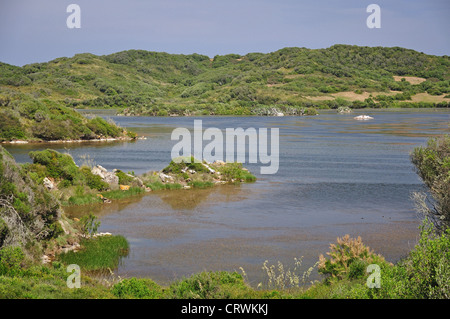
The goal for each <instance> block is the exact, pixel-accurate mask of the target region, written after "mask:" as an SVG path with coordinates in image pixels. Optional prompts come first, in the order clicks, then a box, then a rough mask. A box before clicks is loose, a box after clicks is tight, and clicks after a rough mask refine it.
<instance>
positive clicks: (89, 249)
mask: <svg viewBox="0 0 450 319" xmlns="http://www.w3.org/2000/svg"><path fill="white" fill-rule="evenodd" d="M80 244H81V246H82V247H83V248H82V250H80V251H77V252H74V251H70V252H67V253H62V254H59V255H58V256H57V260H58V261H60V262H62V263H64V264H67V265H69V264H77V265H79V266H80V267H81V269H83V270H87V271H96V270H108V269H115V268H117V266H118V265H119V262H120V259H121V257H123V256H126V255H127V254H128V248H129V245H128V241H127V240H126V239H125V237H123V236H120V235H115V236H101V237H97V238H89V239H83V240H82V241H81V243H80Z"/></svg>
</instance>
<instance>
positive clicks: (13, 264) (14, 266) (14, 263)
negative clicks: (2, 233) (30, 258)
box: [0, 246, 25, 277]
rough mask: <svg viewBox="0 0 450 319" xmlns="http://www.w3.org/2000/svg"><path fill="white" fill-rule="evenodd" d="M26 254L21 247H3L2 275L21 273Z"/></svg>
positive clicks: (1, 253)
mask: <svg viewBox="0 0 450 319" xmlns="http://www.w3.org/2000/svg"><path fill="white" fill-rule="evenodd" d="M24 258H25V255H24V253H23V251H22V249H21V248H20V247H17V246H16V247H11V246H9V247H3V248H2V249H0V275H2V276H5V275H7V276H12V277H13V276H17V275H19V274H21V272H22V267H21V263H22V262H23V260H24Z"/></svg>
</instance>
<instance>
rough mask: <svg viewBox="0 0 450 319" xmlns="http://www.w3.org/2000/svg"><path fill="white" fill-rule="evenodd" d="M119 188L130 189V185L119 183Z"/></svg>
mask: <svg viewBox="0 0 450 319" xmlns="http://www.w3.org/2000/svg"><path fill="white" fill-rule="evenodd" d="M119 188H120V190H121V191H127V190H129V189H130V186H129V185H119Z"/></svg>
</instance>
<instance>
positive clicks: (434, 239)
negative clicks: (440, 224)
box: [403, 219, 450, 299]
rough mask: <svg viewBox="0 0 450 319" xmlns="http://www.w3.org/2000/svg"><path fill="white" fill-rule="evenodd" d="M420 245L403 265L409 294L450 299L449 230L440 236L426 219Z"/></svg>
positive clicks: (415, 296)
mask: <svg viewBox="0 0 450 319" xmlns="http://www.w3.org/2000/svg"><path fill="white" fill-rule="evenodd" d="M421 228H422V229H421V233H420V240H419V243H418V244H417V245H416V246H415V247H414V249H413V250H412V251H411V252H410V254H409V256H408V258H407V259H406V260H405V261H404V262H403V267H404V268H405V269H406V273H407V278H408V280H407V282H406V289H407V293H408V294H409V295H410V296H411V297H413V298H445V299H448V298H450V267H449V261H450V228H447V230H446V231H445V232H443V233H441V234H438V233H437V232H436V231H435V230H434V229H433V225H432V223H430V222H429V221H428V220H427V219H425V220H424V222H423V224H422V226H421Z"/></svg>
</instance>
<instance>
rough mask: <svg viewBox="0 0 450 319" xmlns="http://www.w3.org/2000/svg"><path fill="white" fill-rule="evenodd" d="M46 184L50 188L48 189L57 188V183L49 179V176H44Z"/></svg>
mask: <svg viewBox="0 0 450 319" xmlns="http://www.w3.org/2000/svg"><path fill="white" fill-rule="evenodd" d="M43 183H44V186H45V187H46V188H47V189H48V190H52V189H54V188H55V184H53V182H52V181H51V180H49V179H48V178H47V177H46V178H44V181H43Z"/></svg>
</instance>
